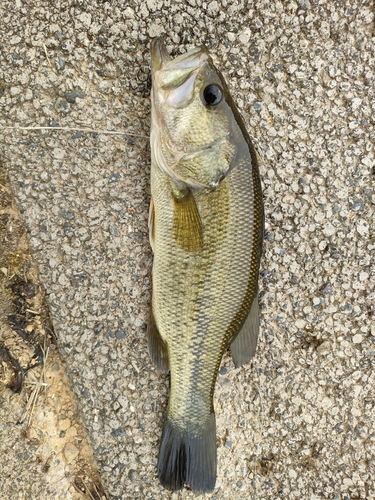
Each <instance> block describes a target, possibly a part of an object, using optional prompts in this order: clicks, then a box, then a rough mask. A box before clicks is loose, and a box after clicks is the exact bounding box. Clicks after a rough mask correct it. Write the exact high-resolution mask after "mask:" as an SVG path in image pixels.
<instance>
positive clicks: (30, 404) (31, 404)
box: [19, 347, 49, 427]
mask: <svg viewBox="0 0 375 500" xmlns="http://www.w3.org/2000/svg"><path fill="white" fill-rule="evenodd" d="M42 351H43V365H42V372H41V374H40V376H39V380H34V381H28V382H27V383H29V384H35V387H34V389H33V391H32V393H31V394H30V397H29V399H28V401H27V404H26V408H25V411H24V412H23V414H22V416H21V418H20V420H19V422H20V423H22V422H23V421H24V420H25V419H26V417H27V416H28V421H27V426H28V427H30V424H31V419H32V416H33V413H34V410H35V405H36V402H37V400H38V396H39V393H40V391H41V389H43V388H44V390H45V391H46V389H47V386H48V385H49V384H47V382H46V362H47V358H48V353H49V347H47V349H43V348H42Z"/></svg>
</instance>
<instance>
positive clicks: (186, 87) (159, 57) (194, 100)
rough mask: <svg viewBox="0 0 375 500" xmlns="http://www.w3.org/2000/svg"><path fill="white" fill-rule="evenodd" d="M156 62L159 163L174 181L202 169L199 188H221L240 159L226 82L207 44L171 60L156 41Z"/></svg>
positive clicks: (155, 116) (154, 117)
mask: <svg viewBox="0 0 375 500" xmlns="http://www.w3.org/2000/svg"><path fill="white" fill-rule="evenodd" d="M151 59H152V96H151V98H152V132H151V137H152V139H151V143H152V144H151V145H152V146H154V148H153V149H154V150H155V152H156V154H155V155H156V156H158V157H159V161H158V163H159V164H161V166H162V168H163V170H165V171H167V173H168V174H169V175H170V176H172V177H173V174H175V175H176V176H177V173H176V172H178V171H179V170H180V171H181V172H182V173H181V172H180V173H181V176H180V177H184V171H186V170H189V171H190V172H192V171H193V170H197V169H200V170H199V172H198V171H194V172H193V177H195V179H196V184H195V185H196V186H198V185H206V186H207V185H209V186H211V187H212V186H215V185H217V183H218V182H219V179H220V178H221V177H222V176H223V175H224V174H225V172H226V171H227V170H228V169H229V168H230V164H231V162H232V160H233V157H234V155H235V147H234V146H233V145H232V144H231V140H232V135H233V124H234V123H235V121H236V120H234V119H233V110H232V106H233V104H232V103H233V101H232V100H231V97H230V94H229V91H228V88H227V85H226V83H225V80H224V79H223V77H222V75H221V73H220V72H219V71H218V70H217V69H216V67H215V66H214V64H213V61H212V59H211V57H210V55H209V53H208V51H207V49H206V48H205V47H203V46H202V47H197V48H193V49H191V50H190V51H188V52H186V53H185V54H182V55H179V56H178V57H176V58H175V59H171V57H170V56H169V55H168V52H167V50H166V48H165V45H164V43H163V40H162V39H160V38H156V39H155V40H153V42H152V45H151ZM153 143H154V144H153ZM193 164H194V165H193ZM184 178H185V177H184ZM190 180H191V182H193V181H192V179H190ZM192 185H193V186H194V184H192Z"/></svg>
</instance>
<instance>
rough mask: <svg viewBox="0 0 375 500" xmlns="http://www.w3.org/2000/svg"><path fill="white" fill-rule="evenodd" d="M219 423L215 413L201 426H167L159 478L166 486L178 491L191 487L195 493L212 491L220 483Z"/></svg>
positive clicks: (161, 445)
mask: <svg viewBox="0 0 375 500" xmlns="http://www.w3.org/2000/svg"><path fill="white" fill-rule="evenodd" d="M216 469H217V456H216V424H215V415H214V414H213V413H212V414H210V416H209V417H208V418H207V419H206V420H205V421H204V423H203V424H200V425H199V427H197V426H195V427H194V429H191V428H186V427H184V428H181V427H180V426H179V425H177V424H176V423H174V422H173V421H172V420H170V419H167V420H166V421H165V423H164V428H163V435H162V439H161V443H160V452H159V462H158V475H159V480H160V483H161V484H162V486H164V487H165V488H167V489H169V490H172V491H175V490H180V489H181V488H183V486H184V484H186V485H188V486H189V487H190V488H191V489H192V490H193V491H194V492H195V493H209V492H212V491H213V489H214V487H215V482H216Z"/></svg>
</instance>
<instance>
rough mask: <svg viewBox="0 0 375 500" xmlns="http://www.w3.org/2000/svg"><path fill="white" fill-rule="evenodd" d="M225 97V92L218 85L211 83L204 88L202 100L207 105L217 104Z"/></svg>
mask: <svg viewBox="0 0 375 500" xmlns="http://www.w3.org/2000/svg"><path fill="white" fill-rule="evenodd" d="M222 98H223V92H222V91H221V88H220V87H219V86H218V85H215V84H213V83H211V84H210V85H207V87H205V88H204V90H203V93H202V101H203V104H205V105H206V106H216V105H217V104H219V102H220V101H221V100H222Z"/></svg>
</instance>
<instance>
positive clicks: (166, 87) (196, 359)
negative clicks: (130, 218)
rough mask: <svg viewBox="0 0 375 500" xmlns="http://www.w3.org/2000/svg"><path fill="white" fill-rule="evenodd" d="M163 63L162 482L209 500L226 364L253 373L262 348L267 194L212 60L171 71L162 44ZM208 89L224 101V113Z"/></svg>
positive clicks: (157, 73) (157, 187)
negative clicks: (220, 380) (165, 388)
mask: <svg viewBox="0 0 375 500" xmlns="http://www.w3.org/2000/svg"><path fill="white" fill-rule="evenodd" d="M152 57H153V68H152V69H153V94H152V105H153V108H152V109H153V114H152V132H151V147H152V166H151V195H152V204H151V212H150V235H151V236H150V237H151V243H152V247H153V251H154V263H153V289H152V307H151V317H150V326H149V351H150V355H151V358H152V360H153V361H154V363H155V365H156V366H157V367H158V368H160V369H162V370H163V371H166V370H168V369H169V370H170V373H171V389H170V398H169V404H168V410H167V414H166V421H165V424H164V429H163V435H162V439H161V445H160V452H159V463H158V472H159V478H160V480H161V482H162V484H163V485H164V486H166V487H167V488H169V489H172V490H176V489H180V488H181V487H183V485H184V484H188V485H189V486H190V488H191V489H193V490H194V491H196V492H205V491H212V489H213V488H214V484H215V479H216V462H217V458H216V443H215V441H216V438H215V415H214V408H213V394H214V387H215V382H216V377H217V372H218V369H219V365H220V361H221V358H222V355H223V353H224V351H225V349H226V348H227V346H228V345H229V344H230V345H231V350H232V356H233V359H234V362H235V364H236V366H239V365H241V364H243V363H244V362H246V361H248V359H250V358H251V357H252V356H253V354H254V351H255V346H256V340H257V336H258V305H257V294H258V272H259V260H260V255H261V246H262V237H263V204H262V195H261V185H260V179H259V171H258V164H257V158H256V154H255V151H254V148H253V146H252V145H251V142H250V139H249V138H248V135H247V133H246V130H245V127H244V125H243V122H242V120H241V118H240V116H239V114H238V111H237V110H236V108H235V105H234V103H233V101H232V99H231V97H230V94H229V91H228V89H227V87H226V84H225V81H224V80H223V78H222V76H221V75H220V73H219V72H218V71H217V69H216V68H215V67H214V65H213V63H212V61H211V59H210V57H209V56H208V53H207V51H206V49H204V48H201V49H199V50H197V49H193V51H190V52H188V53H187V54H186V55H185V56H184V55H182V56H179V57H178V58H177V59H176V60H171V59H170V58H169V56H168V55H167V53H166V50H165V47H164V46H163V43H162V41H161V40H160V39H156V41H155V42H154V43H153V45H152ZM184 57H185V59H184ZM174 61H176V62H175V64H174ZM184 61H186V68H184ZM174 66H176V67H174ZM176 68H177V69H176ZM174 71H175V75H174V73H173V72H174ZM174 76H175V78H174ZM184 78H185V80H184ZM186 79H189V85H184V82H185V81H186ZM174 81H175V82H176V83H175V85H176V87H173V82H174ZM164 82H167V84H164ZM192 82H193V83H192ZM207 85H211V86H212V85H215V86H216V88H218V89H219V91H220V93H218V95H222V96H223V99H222V100H221V101H220V102H218V103H217V106H215V107H212V108H213V109H212V108H211V107H210V106H208V104H207V102H204V97H203V94H202V92H204V89H205V88H206V87H207ZM179 86H181V88H183V92H182V91H180V90H179V89H180V87H179ZM216 88H215V92H216ZM186 89H188V90H186ZM172 91H173V92H174V94H173V100H172V101H173V105H171V104H168V95H169V92H172ZM185 92H190V94H188V95H186V94H185ZM214 95H215V94H214ZM169 101H171V100H169ZM189 123H190V124H191V126H190V127H189ZM171 124H173V126H172V125H171ZM173 144H176V147H175V148H174V147H173ZM184 144H185V150H186V151H188V154H187V155H184V148H183V147H182V146H181V145H184ZM176 151H178V155H176ZM223 152H224V153H223ZM208 158H209V159H212V158H216V160H217V161H216V162H215V164H211V160H208Z"/></svg>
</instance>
